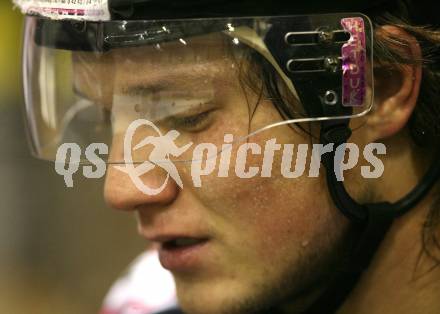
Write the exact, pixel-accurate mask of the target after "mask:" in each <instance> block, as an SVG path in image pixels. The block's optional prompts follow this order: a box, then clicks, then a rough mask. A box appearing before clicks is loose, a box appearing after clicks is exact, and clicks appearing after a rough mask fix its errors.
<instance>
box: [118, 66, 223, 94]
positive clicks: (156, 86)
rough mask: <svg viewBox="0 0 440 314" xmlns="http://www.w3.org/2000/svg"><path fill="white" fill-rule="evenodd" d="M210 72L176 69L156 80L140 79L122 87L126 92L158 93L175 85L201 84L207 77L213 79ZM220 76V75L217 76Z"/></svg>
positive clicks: (191, 85)
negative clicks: (200, 72)
mask: <svg viewBox="0 0 440 314" xmlns="http://www.w3.org/2000/svg"><path fill="white" fill-rule="evenodd" d="M212 78H213V76H212V75H209V74H197V73H194V72H191V71H175V72H174V73H171V74H170V73H167V74H164V75H161V76H160V77H157V78H155V79H154V80H151V79H150V80H149V79H146V80H143V79H140V80H139V81H136V82H134V83H131V84H130V83H128V84H126V85H123V86H122V87H121V88H120V91H121V92H122V93H124V94H132V95H137V94H147V93H157V92H161V91H164V90H169V89H173V88H175V87H181V88H187V87H193V86H198V85H200V83H201V82H204V81H205V80H206V79H212ZM217 78H218V77H217Z"/></svg>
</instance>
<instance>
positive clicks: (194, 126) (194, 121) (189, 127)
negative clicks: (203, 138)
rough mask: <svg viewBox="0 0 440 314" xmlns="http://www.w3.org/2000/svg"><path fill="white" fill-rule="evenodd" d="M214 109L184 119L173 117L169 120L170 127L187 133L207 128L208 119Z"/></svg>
mask: <svg viewBox="0 0 440 314" xmlns="http://www.w3.org/2000/svg"><path fill="white" fill-rule="evenodd" d="M213 111H214V109H211V110H207V111H204V112H201V113H197V114H194V115H191V116H186V117H173V118H172V119H171V122H172V125H173V127H175V128H181V129H185V130H186V131H189V132H199V131H202V130H204V129H205V128H206V127H207V126H208V124H207V123H208V122H209V121H208V119H209V118H210V116H211V114H212V113H213Z"/></svg>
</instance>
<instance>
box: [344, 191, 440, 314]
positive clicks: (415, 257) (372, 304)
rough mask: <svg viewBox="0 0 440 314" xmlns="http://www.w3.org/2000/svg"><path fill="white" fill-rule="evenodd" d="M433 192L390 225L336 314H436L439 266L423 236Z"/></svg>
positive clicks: (437, 307)
mask: <svg viewBox="0 0 440 314" xmlns="http://www.w3.org/2000/svg"><path fill="white" fill-rule="evenodd" d="M436 192H437V193H438V191H436V189H433V190H432V191H431V193H430V195H429V196H428V197H426V198H425V200H424V201H423V202H421V203H420V204H419V205H418V206H417V207H416V208H414V209H413V210H412V211H410V212H409V213H407V214H406V215H404V216H402V217H400V218H398V219H397V220H396V221H395V222H394V223H393V225H392V226H391V228H390V230H389V232H388V233H387V235H386V237H385V239H384V241H383V242H382V244H381V246H380V248H379V250H378V252H377V253H376V255H375V257H374V259H373V261H372V263H371V265H370V267H369V269H368V270H366V272H365V273H364V274H363V276H362V278H361V280H360V281H359V283H358V284H357V286H356V288H355V289H354V290H353V291H352V293H351V294H350V296H349V297H348V299H347V300H346V302H345V303H344V305H343V306H342V308H341V309H340V311H339V312H338V313H340V314H347V313H350V314H364V313H368V314H380V313H399V314H407V313H408V314H410V313H411V314H412V313H433V314H434V313H438V310H439V309H440V298H439V297H438V296H439V291H440V266H438V267H436V266H437V264H438V263H437V261H436V259H435V258H433V257H432V256H430V255H429V254H428V253H427V252H426V250H425V249H426V248H427V249H428V250H429V248H430V245H431V244H430V243H429V242H428V243H426V242H424V241H425V240H426V239H424V237H423V232H424V228H425V224H426V221H427V217H428V214H429V211H430V210H431V208H432V206H433V200H434V195H435V193H436ZM424 243H425V245H427V247H425V248H424ZM437 245H438V243H437ZM437 250H438V247H437ZM434 254H435V253H434ZM437 258H438V254H437Z"/></svg>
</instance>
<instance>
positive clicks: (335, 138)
mask: <svg viewBox="0 0 440 314" xmlns="http://www.w3.org/2000/svg"><path fill="white" fill-rule="evenodd" d="M348 122H349V121H343V120H339V121H329V122H324V123H322V128H321V143H322V144H324V145H325V144H328V143H334V145H335V146H337V145H340V144H343V143H346V142H347V140H348V138H349V137H350V135H351V131H350V129H349V128H348ZM334 151H335V150H333V152H331V153H327V154H325V155H324V156H323V159H322V163H323V164H324V166H325V169H326V173H327V186H328V188H329V192H330V195H331V197H332V199H333V201H334V203H335V205H336V206H337V208H338V209H339V210H340V211H341V212H342V213H343V214H344V215H345V216H346V217H347V218H349V219H350V220H351V221H352V222H353V223H354V224H356V226H355V227H356V228H357V230H359V238H358V241H357V242H356V243H355V245H354V246H353V248H352V250H351V253H350V255H349V256H348V258H347V259H346V260H344V261H343V263H342V267H341V269H338V270H337V271H336V272H335V274H334V275H333V277H332V279H331V280H330V283H329V285H328V288H327V289H326V291H325V292H324V293H323V294H322V295H321V296H320V297H319V298H318V300H317V301H316V302H315V303H314V304H313V305H312V307H311V308H309V309H308V311H307V312H306V313H307V314H323V313H325V314H329V313H336V311H337V310H338V309H339V308H340V307H341V306H342V304H343V302H344V301H345V299H346V298H347V297H348V295H349V293H350V292H351V291H352V290H353V288H354V287H355V285H356V283H357V282H358V280H359V278H360V277H361V275H362V273H363V272H364V270H366V269H367V268H368V266H369V265H370V262H371V260H372V259H373V256H374V254H375V252H376V251H377V249H378V247H379V245H380V243H381V242H382V240H383V238H384V237H385V234H386V233H387V231H388V230H389V228H390V226H391V224H392V222H393V220H394V219H395V218H396V217H398V216H401V215H403V214H405V213H406V212H408V211H409V210H410V209H411V208H413V207H414V206H415V205H416V204H417V203H418V202H419V201H420V200H422V199H423V197H424V196H426V194H427V193H428V192H429V190H430V189H431V188H432V187H433V186H434V184H435V182H436V181H437V180H438V179H439V178H440V150H439V151H438V153H437V156H436V157H435V160H434V161H433V163H432V165H431V167H430V168H429V170H428V172H427V173H426V175H425V176H424V177H423V179H422V180H421V182H420V183H419V184H418V185H417V186H416V187H415V188H414V189H413V190H412V191H411V192H410V193H408V194H407V195H406V196H405V197H404V198H402V199H401V200H399V201H398V202H396V203H392V204H391V203H387V202H384V203H376V204H365V205H362V204H359V203H357V202H356V201H355V200H353V199H352V198H351V196H350V195H349V194H348V193H347V191H346V189H345V187H344V184H343V182H341V181H338V180H337V178H336V174H335V167H334V158H335V153H334Z"/></svg>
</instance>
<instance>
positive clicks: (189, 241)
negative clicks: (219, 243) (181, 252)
mask: <svg viewBox="0 0 440 314" xmlns="http://www.w3.org/2000/svg"><path fill="white" fill-rule="evenodd" d="M206 241H208V239H206V238H203V239H197V238H176V239H173V240H170V241H166V242H164V243H162V248H163V249H165V250H175V249H183V248H189V247H191V246H195V245H200V244H203V243H205V242H206Z"/></svg>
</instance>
